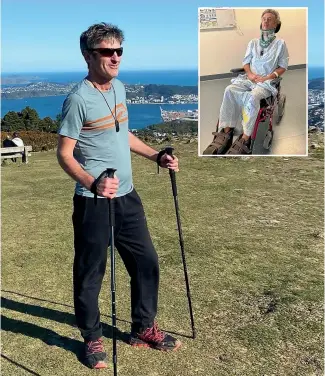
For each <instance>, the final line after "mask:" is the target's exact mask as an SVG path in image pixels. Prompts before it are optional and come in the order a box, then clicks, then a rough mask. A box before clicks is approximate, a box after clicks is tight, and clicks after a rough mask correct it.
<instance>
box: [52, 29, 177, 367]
mask: <svg viewBox="0 0 325 376" xmlns="http://www.w3.org/2000/svg"><path fill="white" fill-rule="evenodd" d="M123 40H124V35H123V32H122V31H121V30H120V29H119V28H117V27H116V26H113V25H110V24H106V23H101V24H96V25H93V26H91V27H89V28H88V30H86V31H85V32H84V33H82V34H81V36H80V48H81V52H82V55H83V56H84V59H85V61H86V62H87V65H88V75H87V77H86V78H85V79H84V80H82V81H81V82H80V83H79V84H77V85H76V87H75V88H74V89H73V90H72V92H71V93H70V94H69V95H68V96H67V98H66V100H65V102H64V104H63V109H62V122H61V126H60V129H59V144H58V152H57V156H58V161H59V164H60V165H61V167H62V168H63V169H64V171H65V172H66V173H67V174H68V175H69V176H71V177H72V178H73V179H74V180H75V181H76V182H77V183H76V188H75V195H74V198H73V204H74V210H73V217H72V220H73V227H74V245H75V257H74V264H73V287H74V306H75V316H76V321H77V325H78V328H79V330H80V332H81V335H82V337H83V338H84V342H85V361H86V364H87V365H88V366H89V367H91V368H106V367H107V360H106V353H105V351H104V347H103V341H102V339H101V336H102V326H101V323H100V312H99V308H98V295H99V293H100V290H101V285H102V280H103V277H104V273H105V268H106V262H107V248H108V246H109V218H108V200H107V198H109V199H112V198H114V197H115V212H116V213H115V215H116V220H115V222H116V223H115V245H116V248H117V250H118V252H119V254H120V256H121V258H122V260H123V262H124V264H125V266H126V268H127V271H128V273H129V275H130V278H131V317H132V326H131V336H130V344H131V345H133V346H142V347H154V348H156V349H159V350H175V349H177V348H178V347H179V346H180V342H179V341H178V340H177V339H176V338H174V337H172V336H171V335H169V334H166V333H165V332H163V331H161V330H160V329H159V328H158V326H157V323H156V322H155V317H156V314H157V301H158V283H159V265H158V257H157V253H156V251H155V249H154V246H153V244H152V241H151V238H150V235H149V232H148V229H147V224H146V218H145V214H144V211H143V207H142V203H141V200H140V198H139V196H138V194H137V192H136V191H135V189H134V187H133V183H132V170H131V156H130V151H133V152H135V153H137V154H139V155H141V156H143V157H145V158H147V159H149V160H152V161H154V162H157V163H158V164H159V165H160V166H161V167H165V168H170V169H173V170H175V171H178V159H177V158H176V157H175V158H174V159H173V158H172V157H170V156H168V155H167V154H163V155H162V153H158V152H157V151H156V150H154V149H152V148H151V147H150V146H148V145H146V144H144V143H143V142H142V141H141V140H139V139H138V138H137V137H135V136H134V135H133V134H132V133H131V132H129V131H128V112H127V108H126V94H125V88H124V85H123V84H122V83H121V82H120V81H119V80H118V79H116V76H117V75H118V69H119V65H120V62H121V57H122V54H123V48H122V47H121V44H122V42H123ZM108 167H109V168H115V169H116V174H115V177H114V178H105V179H102V180H100V181H97V180H96V178H97V177H98V176H99V175H100V174H101V173H102V172H103V171H104V170H105V169H106V168H108ZM95 195H97V196H98V199H96V197H95Z"/></svg>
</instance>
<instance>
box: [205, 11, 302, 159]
mask: <svg viewBox="0 0 325 376" xmlns="http://www.w3.org/2000/svg"><path fill="white" fill-rule="evenodd" d="M201 8H204V9H209V8H211V9H214V8H216V7H199V8H198V18H197V20H198V96H199V98H198V99H199V100H198V112H199V117H198V150H197V151H198V157H208V158H211V157H216V158H218V157H227V158H242V157H246V158H247V157H308V49H309V41H308V7H273V8H275V9H305V11H306V154H248V155H225V154H220V155H212V154H211V155H203V154H200V122H201V110H200V88H201V80H200V78H201V76H200V60H201V59H200V32H201V30H200V9H201ZM218 8H220V9H268V7H218ZM270 8H271V7H270ZM203 32H204V31H203ZM217 121H218V119H216V124H217Z"/></svg>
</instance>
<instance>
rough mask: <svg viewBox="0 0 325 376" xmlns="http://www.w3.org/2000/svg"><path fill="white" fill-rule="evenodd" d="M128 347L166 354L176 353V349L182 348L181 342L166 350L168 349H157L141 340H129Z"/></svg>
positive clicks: (157, 347)
mask: <svg viewBox="0 0 325 376" xmlns="http://www.w3.org/2000/svg"><path fill="white" fill-rule="evenodd" d="M130 345H131V346H132V347H143V348H147V349H148V348H151V349H155V350H159V351H166V352H167V351H176V350H177V349H179V348H180V347H181V346H182V342H180V341H177V342H176V344H175V346H174V347H169V348H168V347H159V346H157V345H152V344H150V343H147V342H144V341H142V340H141V339H136V340H135V341H132V340H131V342H130Z"/></svg>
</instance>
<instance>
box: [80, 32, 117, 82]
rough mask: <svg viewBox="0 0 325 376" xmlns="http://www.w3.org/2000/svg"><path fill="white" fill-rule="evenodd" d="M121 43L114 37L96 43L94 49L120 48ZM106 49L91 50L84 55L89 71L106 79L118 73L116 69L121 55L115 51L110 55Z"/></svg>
mask: <svg viewBox="0 0 325 376" xmlns="http://www.w3.org/2000/svg"><path fill="white" fill-rule="evenodd" d="M120 47H121V44H120V42H118V41H117V40H116V39H112V40H103V41H102V42H100V43H99V44H97V45H96V47H95V48H94V49H96V50H97V49H102V48H120ZM108 55H109V54H108V53H107V52H106V51H102V52H101V51H100V50H99V51H92V52H89V54H87V56H86V61H87V62H88V63H89V71H90V72H92V73H95V74H96V75H99V76H101V77H103V78H106V79H107V80H111V79H112V78H114V77H116V76H117V75H118V69H119V65H120V62H121V58H122V56H118V55H117V52H114V53H113V55H112V56H108Z"/></svg>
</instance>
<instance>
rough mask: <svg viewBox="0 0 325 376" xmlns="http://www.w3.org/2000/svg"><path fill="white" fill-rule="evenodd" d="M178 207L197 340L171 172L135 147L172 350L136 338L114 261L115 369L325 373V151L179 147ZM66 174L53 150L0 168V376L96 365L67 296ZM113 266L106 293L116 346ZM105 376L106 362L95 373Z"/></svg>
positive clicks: (105, 314) (160, 374)
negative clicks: (210, 153)
mask: <svg viewBox="0 0 325 376" xmlns="http://www.w3.org/2000/svg"><path fill="white" fill-rule="evenodd" d="M175 149H176V154H177V155H178V156H179V157H180V167H181V172H180V173H178V174H177V184H178V195H179V205H180V211H181V219H182V227H183V234H184V243H185V252H186V256H187V263H188V271H189V277H190V286H191V292H192V300H193V309H194V315H195V323H196V326H197V332H198V338H197V339H196V340H194V341H193V340H192V339H190V338H187V337H184V336H183V335H185V336H186V335H187V336H189V335H190V334H191V329H190V320H189V314H188V308H187V298H186V292H185V283H184V276H183V270H182V263H181V256H180V250H179V244H178V234H177V230H176V220H175V210H174V206H173V199H172V194H171V187H170V181H169V176H168V173H167V171H163V173H161V174H160V175H157V174H156V168H155V166H154V165H153V164H152V163H151V162H149V161H146V160H143V158H140V157H138V156H133V168H134V171H133V173H134V182H135V187H136V189H137V190H138V192H139V194H140V196H141V198H142V201H143V204H144V207H145V211H146V215H147V219H148V225H149V227H150V231H151V234H152V238H153V242H154V244H155V246H156V249H157V252H158V254H159V258H160V266H161V284H160V297H159V313H158V321H159V323H160V326H161V327H162V328H163V329H165V330H168V331H171V332H176V333H178V337H179V339H181V340H182V342H183V347H182V348H181V349H180V350H179V351H177V352H175V353H168V354H167V353H160V352H158V351H154V350H147V349H134V348H131V347H130V346H128V345H127V344H126V343H125V342H124V339H125V333H127V332H128V330H129V322H128V321H129V317H130V309H129V307H130V297H129V280H128V276H127V273H126V271H125V268H124V266H123V264H122V262H121V260H120V258H119V257H118V258H117V312H118V318H119V321H118V328H119V337H120V340H119V342H118V367H119V376H126V375H127V376H136V375H142V376H167V375H168V376H178V375H190V376H192V375H218V376H228V375H240V376H246V375H247V376H252V375H253V376H254V375H268V376H271V375H277V376H281V375H285V376H290V375H292V376H293V375H323V361H322V358H323V311H322V304H323V303H322V302H323V291H324V290H323V244H324V240H323V239H324V238H323V178H324V175H323V150H322V151H320V150H319V149H317V151H315V153H314V154H311V155H310V156H309V157H304V158H295V157H292V158H256V157H252V158H248V159H237V158H235V159H228V158H217V159H214V158H198V157H197V144H195V143H192V144H186V145H185V144H177V145H175ZM73 187H74V183H73V182H72V181H71V180H70V178H69V177H68V176H67V175H65V173H64V172H63V171H62V170H61V169H60V167H59V166H58V164H57V162H56V157H55V152H44V153H35V154H33V155H32V157H31V158H30V163H29V164H28V165H22V164H20V163H17V164H14V163H10V162H8V163H7V164H6V166H4V167H3V168H2V330H3V331H2V357H3V358H2V372H3V375H6V376H13V375H15V376H16V375H42V376H47V375H78V376H79V375H80V376H81V375H91V374H94V373H95V372H96V371H92V370H89V369H88V368H86V367H85V366H84V365H83V364H82V363H81V362H79V360H78V354H79V352H80V350H81V348H82V341H81V337H80V335H79V332H78V330H77V328H76V327H75V326H74V315H73V302H72V262H73V241H72V225H71V213H72V202H71V197H72V194H73ZM110 307H111V306H110V285H109V268H108V270H107V274H106V277H105V280H104V283H103V287H102V291H101V295H100V308H101V313H102V321H103V323H104V333H105V337H104V342H105V347H106V350H107V352H108V354H109V357H111V349H112V347H111V345H112V344H111V330H110V324H111V319H110V316H109V315H110ZM100 373H102V374H112V370H111V369H107V370H104V371H100Z"/></svg>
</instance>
